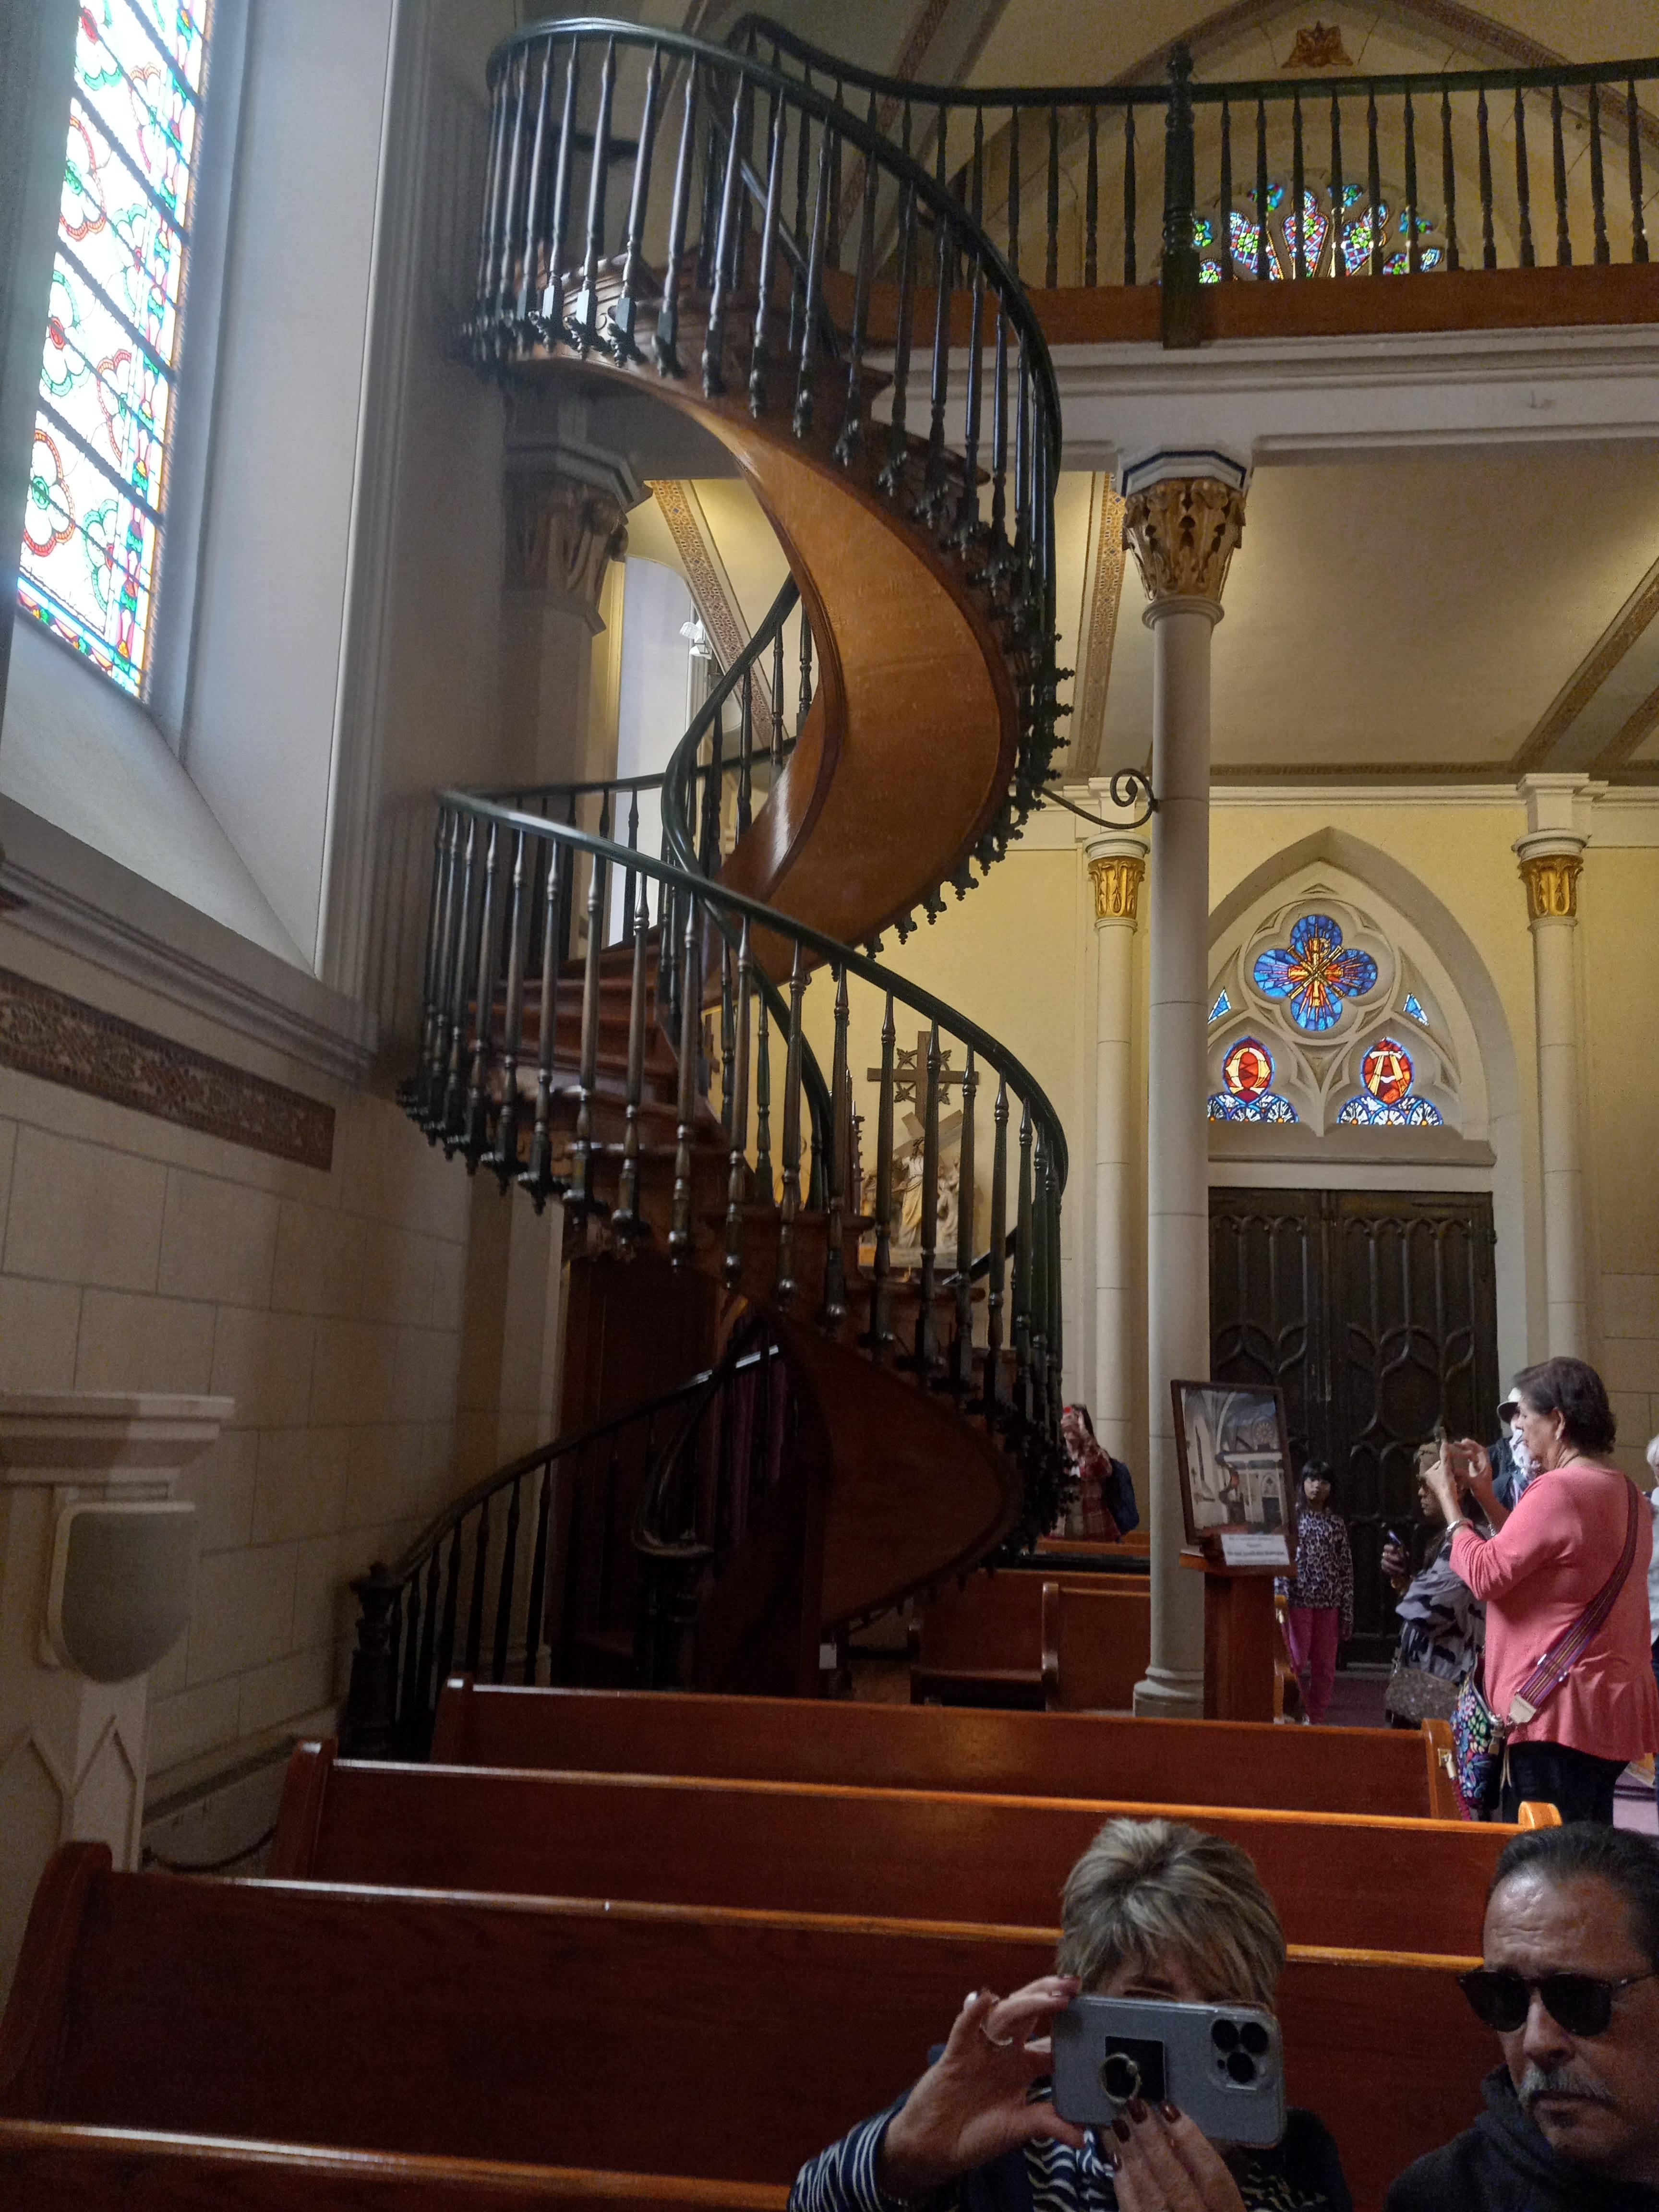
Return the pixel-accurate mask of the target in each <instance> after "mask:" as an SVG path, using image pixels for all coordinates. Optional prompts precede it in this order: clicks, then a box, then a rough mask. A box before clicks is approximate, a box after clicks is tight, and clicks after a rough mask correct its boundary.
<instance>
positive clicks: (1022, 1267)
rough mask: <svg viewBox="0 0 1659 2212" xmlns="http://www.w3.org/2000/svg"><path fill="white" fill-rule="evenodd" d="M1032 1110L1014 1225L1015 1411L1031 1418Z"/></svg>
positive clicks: (1024, 1111) (1023, 1140) (1023, 1135)
mask: <svg viewBox="0 0 1659 2212" xmlns="http://www.w3.org/2000/svg"><path fill="white" fill-rule="evenodd" d="M1031 1248H1032V1236H1031V1109H1030V1105H1029V1104H1022V1106H1021V1108H1020V1116H1019V1196H1018V1212H1017V1213H1016V1215H1015V1228H1014V1281H1013V1312H1012V1319H1013V1339H1014V1412H1015V1414H1016V1416H1017V1417H1018V1419H1020V1420H1021V1421H1029V1420H1030V1418H1031V1265H1032V1261H1033V1258H1034V1256H1035V1255H1034V1254H1033V1251H1032V1249H1031Z"/></svg>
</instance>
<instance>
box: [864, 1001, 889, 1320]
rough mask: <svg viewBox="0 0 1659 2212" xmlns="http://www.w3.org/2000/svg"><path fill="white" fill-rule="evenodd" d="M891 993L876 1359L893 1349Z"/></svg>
mask: <svg viewBox="0 0 1659 2212" xmlns="http://www.w3.org/2000/svg"><path fill="white" fill-rule="evenodd" d="M894 1042H895V1033H894V1029H893V994H892V993H891V992H889V993H888V994H887V1007H886V1012H884V1015H883V1017H882V1024H881V1079H880V1087H879V1090H878V1093H877V1098H876V1261H875V1291H874V1295H873V1297H872V1300H871V1306H870V1348H871V1350H872V1352H874V1354H875V1356H876V1358H878V1359H885V1358H888V1357H889V1356H890V1353H891V1352H892V1349H893V1046H894Z"/></svg>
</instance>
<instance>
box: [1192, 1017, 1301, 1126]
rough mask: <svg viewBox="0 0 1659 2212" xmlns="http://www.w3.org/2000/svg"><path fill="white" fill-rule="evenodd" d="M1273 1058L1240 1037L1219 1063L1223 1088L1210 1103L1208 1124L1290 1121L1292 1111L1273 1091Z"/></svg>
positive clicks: (1258, 1044)
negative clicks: (1209, 1121) (1211, 1122)
mask: <svg viewBox="0 0 1659 2212" xmlns="http://www.w3.org/2000/svg"><path fill="white" fill-rule="evenodd" d="M1221 1081H1222V1085H1223V1086H1224V1087H1223V1088H1222V1089H1221V1090H1219V1091H1216V1092H1215V1093H1214V1094H1213V1096H1212V1097H1211V1100H1210V1110H1209V1119H1210V1120H1211V1121H1295V1120H1296V1118H1297V1113H1296V1109H1295V1107H1294V1106H1292V1105H1291V1102H1290V1100H1289V1099H1288V1098H1283V1097H1280V1096H1279V1093H1278V1091H1275V1090H1274V1089H1273V1054H1272V1053H1270V1052H1269V1051H1268V1049H1267V1046H1266V1045H1265V1044H1263V1043H1262V1042H1261V1040H1260V1039H1259V1038H1257V1037H1241V1038H1240V1039H1239V1041H1238V1042H1237V1044H1236V1045H1234V1047H1233V1048H1232V1049H1231V1052H1229V1054H1227V1057H1226V1058H1225V1060H1223V1061H1222V1063H1221Z"/></svg>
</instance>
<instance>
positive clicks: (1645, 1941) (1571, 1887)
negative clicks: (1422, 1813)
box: [1388, 1823, 1659, 2212]
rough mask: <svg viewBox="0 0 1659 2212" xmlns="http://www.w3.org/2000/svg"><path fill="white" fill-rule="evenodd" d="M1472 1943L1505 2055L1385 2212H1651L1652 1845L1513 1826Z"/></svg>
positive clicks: (1655, 1918)
mask: <svg viewBox="0 0 1659 2212" xmlns="http://www.w3.org/2000/svg"><path fill="white" fill-rule="evenodd" d="M1482 1949H1483V1953H1484V1958H1485V1963H1484V1965H1482V1966H1480V1967H1479V1968H1477V1969H1476V1970H1475V1971H1474V1972H1473V1973H1469V1974H1465V1975H1464V1976H1463V1977H1462V1988H1463V1992H1464V1995H1465V1996H1467V1997H1468V2001H1469V2002H1470V2004H1471V2005H1473V2007H1474V2010H1475V2011H1476V2013H1477V2014H1478V2015H1480V2018H1481V2019H1482V2020H1483V2021H1485V2022H1486V2025H1487V2027H1492V2028H1495V2029H1496V2030H1497V2033H1498V2039H1499V2041H1500V2042H1501V2043H1502V2045H1503V2048H1504V2063H1503V2065H1502V2066H1500V2067H1499V2068H1498V2069H1497V2070H1496V2071H1495V2072H1493V2073H1492V2074H1489V2075H1487V2077H1486V2111H1485V2112H1483V2113H1482V2114H1481V2116H1480V2118H1479V2119H1478V2120H1477V2121H1476V2122H1475V2124H1474V2126H1473V2127H1472V2128H1471V2129H1470V2130H1468V2133H1467V2134H1466V2135H1461V2136H1458V2138H1457V2140H1456V2141H1455V2142H1451V2143H1448V2144H1447V2146H1446V2148H1444V2149H1443V2150H1437V2151H1431V2153H1430V2154H1429V2155H1428V2157H1426V2158H1422V2159H1419V2160H1418V2161H1417V2163H1416V2165H1415V2166H1410V2167H1408V2168H1407V2171H1406V2172H1404V2173H1403V2174H1401V2177H1400V2179H1399V2180H1398V2181H1396V2182H1395V2185H1394V2187H1393V2188H1392V2189H1391V2190H1390V2191H1389V2200H1388V2212H1454V2208H1455V2212H1659V1846H1656V1845H1655V1844H1654V1843H1653V1842H1652V1841H1651V1840H1650V1838H1647V1837H1646V1836H1640V1835H1636V1834H1633V1833H1632V1832H1630V1831H1628V1830H1624V1829H1617V1828H1603V1827H1600V1826H1592V1825H1589V1824H1588V1823H1584V1824H1574V1825H1572V1826H1567V1827H1565V1828H1540V1829H1534V1830H1532V1831H1530V1832H1528V1833H1526V1834H1524V1835H1521V1836H1517V1837H1516V1838H1515V1840H1514V1842H1513V1843H1511V1844H1510V1845H1509V1846H1508V1848H1507V1849H1506V1850H1504V1855H1503V1857H1501V1858H1500V1859H1499V1860H1498V1870H1497V1873H1496V1875H1494V1877H1493V1880H1492V1889H1491V1892H1490V1893H1489V1894H1488V1897H1487V1900H1486V1931H1485V1937H1484V1941H1483V1944H1482Z"/></svg>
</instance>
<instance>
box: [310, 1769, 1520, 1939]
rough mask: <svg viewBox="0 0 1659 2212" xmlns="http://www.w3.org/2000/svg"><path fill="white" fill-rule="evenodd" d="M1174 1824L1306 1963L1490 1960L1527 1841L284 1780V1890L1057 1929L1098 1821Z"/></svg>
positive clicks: (1286, 1822) (521, 1787) (1042, 1801)
mask: <svg viewBox="0 0 1659 2212" xmlns="http://www.w3.org/2000/svg"><path fill="white" fill-rule="evenodd" d="M1118 1814H1127V1815H1128V1816H1129V1817H1130V1818H1132V1819H1147V1818H1151V1817H1153V1816H1163V1817H1167V1818H1169V1819H1171V1820H1189V1821H1190V1822H1191V1823H1192V1824H1193V1826H1195V1827H1199V1828H1204V1829H1207V1830H1209V1831H1210V1832H1212V1834H1215V1835H1218V1836H1226V1837H1228V1838H1231V1840H1232V1841H1233V1842H1235V1843H1237V1844H1242V1845H1243V1848H1244V1849H1245V1850H1247V1851H1248V1852H1249V1854H1250V1857H1252V1858H1253V1859H1254V1860H1255V1864H1256V1867H1257V1869H1258V1870H1259V1871H1260V1873H1261V1879H1262V1881H1263V1882H1264V1883H1265V1884H1266V1885H1267V1890H1268V1892H1269V1893H1270V1895H1271V1896H1272V1897H1273V1902H1274V1903H1275V1905H1277V1906H1278V1908H1279V1918H1280V1920H1281V1921H1282V1922H1283V1923H1284V1926H1285V1934H1286V1935H1287V1936H1288V1937H1289V1938H1290V1940H1291V1942H1293V1943H1327V1944H1329V1943H1335V1944H1340V1945H1341V1946H1343V1947H1344V1948H1348V1949H1352V1950H1387V1949H1388V1948H1389V1947H1390V1946H1391V1945H1392V1944H1394V1943H1396V1942H1399V1940H1400V1937H1401V1931H1402V1928H1408V1929H1409V1931H1410V1935H1411V1939H1412V1942H1413V1946H1414V1948H1418V1949H1420V1950H1425V1951H1448V1952H1452V1951H1458V1952H1461V1951H1468V1950H1473V1949H1475V1948H1478V1946H1479V1944H1480V1922H1481V1917H1482V1914H1483V1913H1484V1911H1485V1910H1486V1889H1487V1885H1488V1884H1489V1882H1490V1881H1491V1879H1492V1869H1493V1867H1494V1865H1495V1864H1496V1863H1497V1858H1498V1853H1499V1851H1500V1850H1502V1849H1503V1847H1504V1844H1506V1843H1507V1842H1508V1841H1509V1839H1510V1837H1511V1836H1513V1835H1515V1834H1516V1829H1514V1828H1509V1827H1499V1826H1496V1825H1491V1826H1488V1825H1483V1824H1478V1823H1475V1822H1472V1821H1466V1820H1459V1821H1455V1822H1451V1821H1439V1820H1367V1819H1362V1818H1359V1817H1357V1816H1355V1815H1354V1814H1335V1813H1326V1814H1316V1813H1259V1812H1251V1811H1246V1810H1240V1809H1237V1808H1226V1809H1219V1810H1218V1809H1217V1808H1213V1807H1208V1806H1185V1805H1134V1804H1121V1803H1115V1802H1092V1801H1090V1800H1085V1799H1076V1798H1031V1797H988V1796H940V1795H938V1794H935V1793H933V1792H928V1791H922V1790H864V1789H854V1788H825V1787H823V1786H821V1785H818V1784H810V1783H805V1784H803V1783H777V1782H716V1781H707V1780H696V1779H690V1778H684V1777H673V1778H670V1777H660V1778H648V1777H642V1776H628V1775H598V1774H550V1773H535V1772H526V1771H513V1770H502V1769H498V1768H494V1767H463V1766H396V1765H386V1764H382V1763H380V1762H378V1761H372V1760H364V1761H356V1760H349V1759H337V1758H336V1757H335V1755H334V1747H333V1746H332V1745H331V1744H318V1743H311V1744H301V1745H300V1746H299V1747H297V1748H296V1749H295V1753H294V1755H293V1758H292V1759H291V1760H290V1762H289V1771H288V1781H287V1785H286V1787H285V1789H284V1790H283V1802H282V1809H281V1814H280V1816H279V1818H278V1820H277V1826H276V1849H275V1851H274V1853H273V1855H272V1859H271V1865H270V1872H271V1875H273V1876H283V1877H287V1878H290V1879H293V1880H295V1881H324V1882H368V1883H377V1884H380V1885H384V1886H387V1887H410V1888H418V1889H461V1890H488V1891H495V1892H506V1893H523V1894H526V1895H532V1896H542V1897H625V1898H632V1899H649V1900H653V1901H656V1902H659V1903H662V1904H673V1905H754V1906H762V1907H765V1908H768V1909H769V1910H773V1911H785V1912H798V1911H808V1912H831V1913H848V1914H859V1913H875V1914H877V1915H878V1916H880V1917H884V1918H886V1917H891V1918H894V1919H905V1918H916V1917H922V1916H924V1915H925V1916H926V1917H927V1918H929V1919H940V1920H968V1921H981V1922H989V1923H999V1924H1004V1925H1012V1926H1016V1927H1020V1926H1039V1927H1040V1926H1044V1925H1047V1924H1048V1923H1050V1922H1052V1921H1054V1920H1055V1919H1057V1918H1058V1917H1059V1911H1060V1891H1061V1889H1062V1887H1064V1884H1065V1881H1066V1875H1067V1874H1068V1872H1069V1871H1070V1869H1071V1868H1072V1866H1073V1863H1074V1862H1075V1861H1076V1860H1077V1858H1078V1857H1079V1856H1080V1854H1081V1853H1082V1851H1083V1850H1084V1849H1085V1847H1086V1845H1087V1844H1089V1843H1090V1841H1091V1839H1092V1838H1093V1837H1094V1835H1095V1833H1096V1832H1097V1829H1098V1828H1099V1827H1100V1826H1101V1823H1102V1822H1103V1821H1104V1820H1111V1819H1113V1818H1114V1817H1115V1816H1116V1815H1118Z"/></svg>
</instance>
